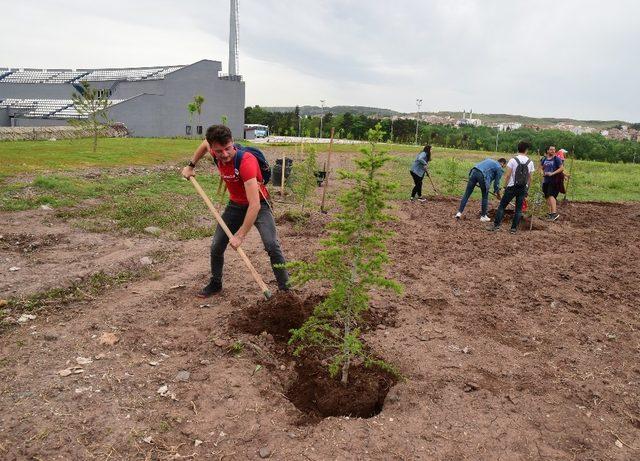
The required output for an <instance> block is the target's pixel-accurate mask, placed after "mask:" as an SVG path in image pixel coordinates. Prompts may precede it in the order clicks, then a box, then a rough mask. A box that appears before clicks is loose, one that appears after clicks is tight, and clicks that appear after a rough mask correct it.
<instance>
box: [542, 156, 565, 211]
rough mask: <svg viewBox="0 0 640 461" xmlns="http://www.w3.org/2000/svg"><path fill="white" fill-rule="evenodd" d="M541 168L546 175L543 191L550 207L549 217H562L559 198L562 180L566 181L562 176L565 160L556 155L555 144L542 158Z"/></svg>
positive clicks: (543, 181) (544, 175)
mask: <svg viewBox="0 0 640 461" xmlns="http://www.w3.org/2000/svg"><path fill="white" fill-rule="evenodd" d="M540 170H541V171H542V174H543V177H544V179H543V180H542V192H543V193H544V197H545V198H546V199H547V206H548V207H549V214H548V219H549V220H550V221H555V220H557V219H558V218H559V217H560V215H559V214H558V208H557V205H558V204H557V198H558V194H559V193H560V188H561V186H562V181H564V177H563V176H562V172H563V171H564V162H563V161H562V159H561V158H560V157H558V156H557V155H556V148H555V147H554V146H549V147H548V148H547V152H546V153H545V156H544V157H542V159H541V160H540Z"/></svg>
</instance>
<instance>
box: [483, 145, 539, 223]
mask: <svg viewBox="0 0 640 461" xmlns="http://www.w3.org/2000/svg"><path fill="white" fill-rule="evenodd" d="M530 148H531V144H529V143H528V142H526V141H521V142H520V143H518V154H517V155H516V156H515V157H513V158H512V159H511V160H509V162H508V163H507V169H506V171H505V175H504V182H505V187H504V195H503V196H502V199H501V200H500V205H499V206H498V210H497V211H496V216H495V218H494V220H493V226H491V227H488V228H487V230H489V231H494V232H495V231H497V230H500V226H501V224H502V218H503V216H504V210H505V208H506V207H507V205H509V203H511V200H513V199H514V198H515V199H516V211H515V213H514V215H513V221H512V222H511V230H510V231H509V232H511V233H512V234H515V233H516V232H517V230H518V224H519V222H520V215H521V214H522V202H523V201H524V198H525V197H526V196H527V193H528V191H529V186H530V185H531V175H532V174H533V172H534V171H535V167H534V166H533V162H532V161H531V159H530V158H529V157H527V153H528V152H529V149H530Z"/></svg>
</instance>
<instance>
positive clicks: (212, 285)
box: [197, 279, 222, 298]
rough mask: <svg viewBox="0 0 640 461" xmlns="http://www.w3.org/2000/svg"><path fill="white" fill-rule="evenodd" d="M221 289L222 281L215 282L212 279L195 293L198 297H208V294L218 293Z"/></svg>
mask: <svg viewBox="0 0 640 461" xmlns="http://www.w3.org/2000/svg"><path fill="white" fill-rule="evenodd" d="M221 291H222V283H220V282H216V281H214V280H213V279H211V280H209V283H208V284H207V286H205V287H204V288H203V289H202V290H200V291H199V292H198V294H197V296H198V298H208V297H210V296H213V295H215V294H216V293H220V292H221Z"/></svg>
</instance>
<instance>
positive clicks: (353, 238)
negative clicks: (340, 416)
mask: <svg viewBox="0 0 640 461" xmlns="http://www.w3.org/2000/svg"><path fill="white" fill-rule="evenodd" d="M383 135H384V132H383V131H382V129H381V126H380V125H379V124H378V125H376V127H375V129H372V130H369V142H370V145H369V147H366V148H363V149H361V155H360V156H359V157H358V158H357V159H356V160H355V163H356V165H357V167H358V169H357V170H356V171H355V172H343V171H342V172H340V176H341V177H342V178H344V179H348V180H350V181H352V182H353V183H354V185H353V187H351V188H349V189H348V190H346V191H345V192H343V193H342V194H341V195H340V196H339V197H338V202H339V205H340V212H339V213H338V214H336V216H335V218H334V220H333V221H332V222H331V223H330V224H329V225H328V228H329V229H330V231H331V233H330V236H329V237H328V238H327V239H326V240H324V241H323V242H322V244H323V246H324V249H323V250H320V251H319V252H318V253H317V254H316V258H315V260H314V261H312V262H303V261H297V262H293V263H289V264H287V266H288V267H289V268H290V270H291V273H292V277H291V284H292V285H303V284H305V283H307V282H309V281H311V280H319V281H323V282H326V283H327V284H328V285H329V286H330V291H329V294H328V295H327V297H326V299H325V300H324V301H323V302H321V303H320V304H318V305H317V306H316V307H315V309H314V311H313V314H312V315H311V316H310V317H309V318H308V320H307V321H306V322H305V323H304V324H303V325H302V326H301V327H300V328H298V329H296V330H293V331H292V336H291V339H290V343H291V344H294V345H296V349H295V353H296V354H300V353H301V352H302V351H303V350H304V349H307V348H312V349H313V350H315V351H318V352H319V353H322V354H326V357H327V359H328V361H329V373H330V375H331V376H332V377H336V376H337V375H340V380H341V382H342V383H343V384H344V385H346V384H347V383H348V380H349V368H350V366H351V365H352V364H353V362H354V360H355V359H362V360H364V364H365V365H367V366H369V365H374V364H375V365H377V366H380V367H382V368H383V369H386V370H389V371H391V370H393V368H392V367H391V366H390V365H388V364H387V363H386V362H383V361H381V360H378V359H375V358H374V357H372V356H370V355H369V353H368V352H367V350H366V349H365V347H364V345H363V343H362V341H361V328H360V326H361V323H362V314H363V312H365V311H366V310H367V309H369V293H370V291H371V290H372V289H373V288H376V287H377V288H385V289H392V290H394V291H396V292H398V293H399V292H400V291H401V287H400V285H399V284H398V283H397V282H395V281H393V280H391V279H388V278H387V277H386V276H385V266H386V265H387V264H388V263H389V256H388V254H387V247H386V240H387V239H388V238H389V236H390V235H391V233H390V232H388V231H385V230H383V229H382V226H383V224H384V223H385V222H387V221H389V220H390V219H391V216H390V215H389V214H387V212H386V210H387V209H388V208H389V206H388V204H387V196H388V194H389V192H391V190H392V189H393V187H392V186H391V185H390V184H388V183H386V182H383V181H382V176H383V173H381V171H380V170H381V168H382V167H383V166H384V164H385V163H386V162H387V161H388V160H389V159H390V157H389V156H388V155H387V154H386V153H384V152H380V151H378V150H377V148H376V143H379V142H381V140H382V136H383Z"/></svg>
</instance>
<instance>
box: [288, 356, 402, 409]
mask: <svg viewBox="0 0 640 461" xmlns="http://www.w3.org/2000/svg"><path fill="white" fill-rule="evenodd" d="M296 372H297V373H298V379H297V380H296V381H295V382H294V383H293V384H292V385H291V386H290V387H289V389H288V390H287V393H286V396H287V398H288V399H289V400H290V401H291V402H292V403H293V404H294V405H295V406H296V408H298V409H299V410H300V411H302V412H304V413H306V414H308V415H309V416H310V417H311V418H312V419H317V418H322V417H327V416H353V417H360V418H370V417H372V416H375V415H377V414H378V413H380V411H382V406H383V404H384V400H385V398H386V396H387V393H388V392H389V389H391V387H392V386H393V385H394V384H395V382H396V380H395V378H394V377H393V376H391V375H390V374H389V373H387V372H385V371H383V370H381V369H379V368H378V367H375V366H372V367H365V366H364V365H362V364H357V365H354V366H352V367H351V368H350V369H349V383H348V385H347V386H344V385H342V383H341V382H340V380H339V377H338V378H335V379H334V378H331V377H330V376H329V371H328V369H327V366H326V365H323V363H322V362H320V361H319V360H318V359H317V358H315V357H305V358H304V359H303V360H302V361H300V362H299V363H298V364H297V366H296Z"/></svg>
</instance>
